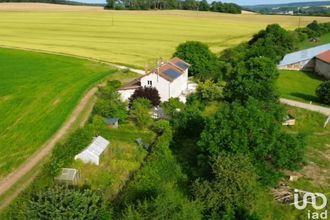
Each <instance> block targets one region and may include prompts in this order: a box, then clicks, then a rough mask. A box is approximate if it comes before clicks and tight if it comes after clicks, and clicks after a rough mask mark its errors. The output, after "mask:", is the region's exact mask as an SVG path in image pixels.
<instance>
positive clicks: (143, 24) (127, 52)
mask: <svg viewBox="0 0 330 220" xmlns="http://www.w3.org/2000/svg"><path fill="white" fill-rule="evenodd" d="M50 7H51V6H50ZM33 8H34V6H33V4H32V5H31V6H30V7H27V8H26V11H24V10H23V11H10V10H7V11H6V10H5V9H4V10H1V5H0V11H1V13H0V21H1V22H0V42H1V45H6V46H14V47H24V48H32V49H41V50H47V51H53V52H61V53H68V54H73V55H79V56H85V57H91V58H95V59H100V60H104V61H110V62H115V63H122V64H127V65H133V66H137V67H140V68H144V66H145V65H146V63H148V64H149V65H155V63H156V60H157V59H159V57H163V58H165V59H167V58H170V56H171V55H172V54H173V52H174V51H175V48H176V46H177V45H178V44H180V43H182V42H185V41H187V40H197V41H202V42H205V43H207V44H208V45H209V46H210V47H211V49H212V50H213V51H214V52H220V51H222V50H223V49H224V48H228V47H232V46H235V45H237V44H238V43H240V42H242V41H246V40H248V39H250V38H251V36H252V35H253V34H255V33H256V32H258V31H260V30H261V29H263V28H265V27H266V26H267V25H268V24H272V23H278V24H280V25H282V26H283V27H285V28H288V29H291V30H292V29H295V28H297V27H298V24H299V19H298V18H297V17H292V16H268V15H266V16H265V15H249V14H242V15H233V14H222V13H213V12H195V11H180V10H169V11H120V10H119V11H111V10H101V9H99V8H98V7H95V9H90V10H82V9H80V8H79V7H76V8H77V9H76V10H74V11H72V10H68V11H66V10H65V9H64V10H62V11H61V10H53V11H52V10H51V9H49V8H47V9H44V10H40V8H36V10H34V9H33ZM313 20H318V21H320V22H322V21H330V18H322V17H301V25H306V24H308V23H310V22H312V21H313Z"/></svg>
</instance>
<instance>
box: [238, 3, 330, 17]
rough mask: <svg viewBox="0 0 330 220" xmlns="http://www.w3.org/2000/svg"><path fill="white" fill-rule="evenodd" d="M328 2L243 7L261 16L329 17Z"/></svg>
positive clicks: (329, 4)
mask: <svg viewBox="0 0 330 220" xmlns="http://www.w3.org/2000/svg"><path fill="white" fill-rule="evenodd" d="M327 6H330V1H318V2H294V3H286V4H267V5H252V6H251V5H250V6H243V9H246V10H251V11H255V12H258V13H261V14H279V15H306V16H327V17H328V16H330V7H327Z"/></svg>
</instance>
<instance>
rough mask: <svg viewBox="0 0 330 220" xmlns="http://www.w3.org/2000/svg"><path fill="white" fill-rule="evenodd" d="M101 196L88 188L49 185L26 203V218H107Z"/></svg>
mask: <svg viewBox="0 0 330 220" xmlns="http://www.w3.org/2000/svg"><path fill="white" fill-rule="evenodd" d="M103 204H104V203H103V200H102V196H101V195H98V194H97V193H95V192H93V191H92V190H90V189H70V188H67V187H60V186H56V187H51V188H48V189H46V191H42V192H40V193H38V194H36V195H34V196H33V197H32V198H31V200H30V201H29V204H28V211H27V218H28V219H102V218H105V219H109V218H111V214H110V213H109V212H108V211H106V210H105V207H104V205H103Z"/></svg>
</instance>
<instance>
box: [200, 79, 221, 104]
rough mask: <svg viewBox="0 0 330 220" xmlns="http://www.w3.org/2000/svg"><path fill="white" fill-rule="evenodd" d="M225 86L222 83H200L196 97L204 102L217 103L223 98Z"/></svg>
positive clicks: (209, 81) (207, 81) (208, 81)
mask: <svg viewBox="0 0 330 220" xmlns="http://www.w3.org/2000/svg"><path fill="white" fill-rule="evenodd" d="M222 90H223V86H222V84H221V83H214V82H212V81H211V80H206V81H205V82H200V83H198V87H197V92H196V95H197V96H198V97H199V99H200V100H202V101H207V102H211V101H216V100H221V99H222V98H223V94H222Z"/></svg>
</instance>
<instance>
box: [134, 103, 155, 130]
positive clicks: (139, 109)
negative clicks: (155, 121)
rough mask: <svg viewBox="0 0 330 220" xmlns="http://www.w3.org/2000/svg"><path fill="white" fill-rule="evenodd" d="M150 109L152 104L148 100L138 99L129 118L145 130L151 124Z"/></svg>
mask: <svg viewBox="0 0 330 220" xmlns="http://www.w3.org/2000/svg"><path fill="white" fill-rule="evenodd" d="M150 108H151V104H150V101H149V100H148V99H144V98H138V99H135V100H134V101H133V102H132V107H131V110H130V115H129V117H130V119H131V120H132V121H133V122H134V123H135V125H136V126H137V127H139V128H141V129H143V128H146V127H148V126H149V125H150V124H151V122H152V119H151V116H150Z"/></svg>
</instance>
